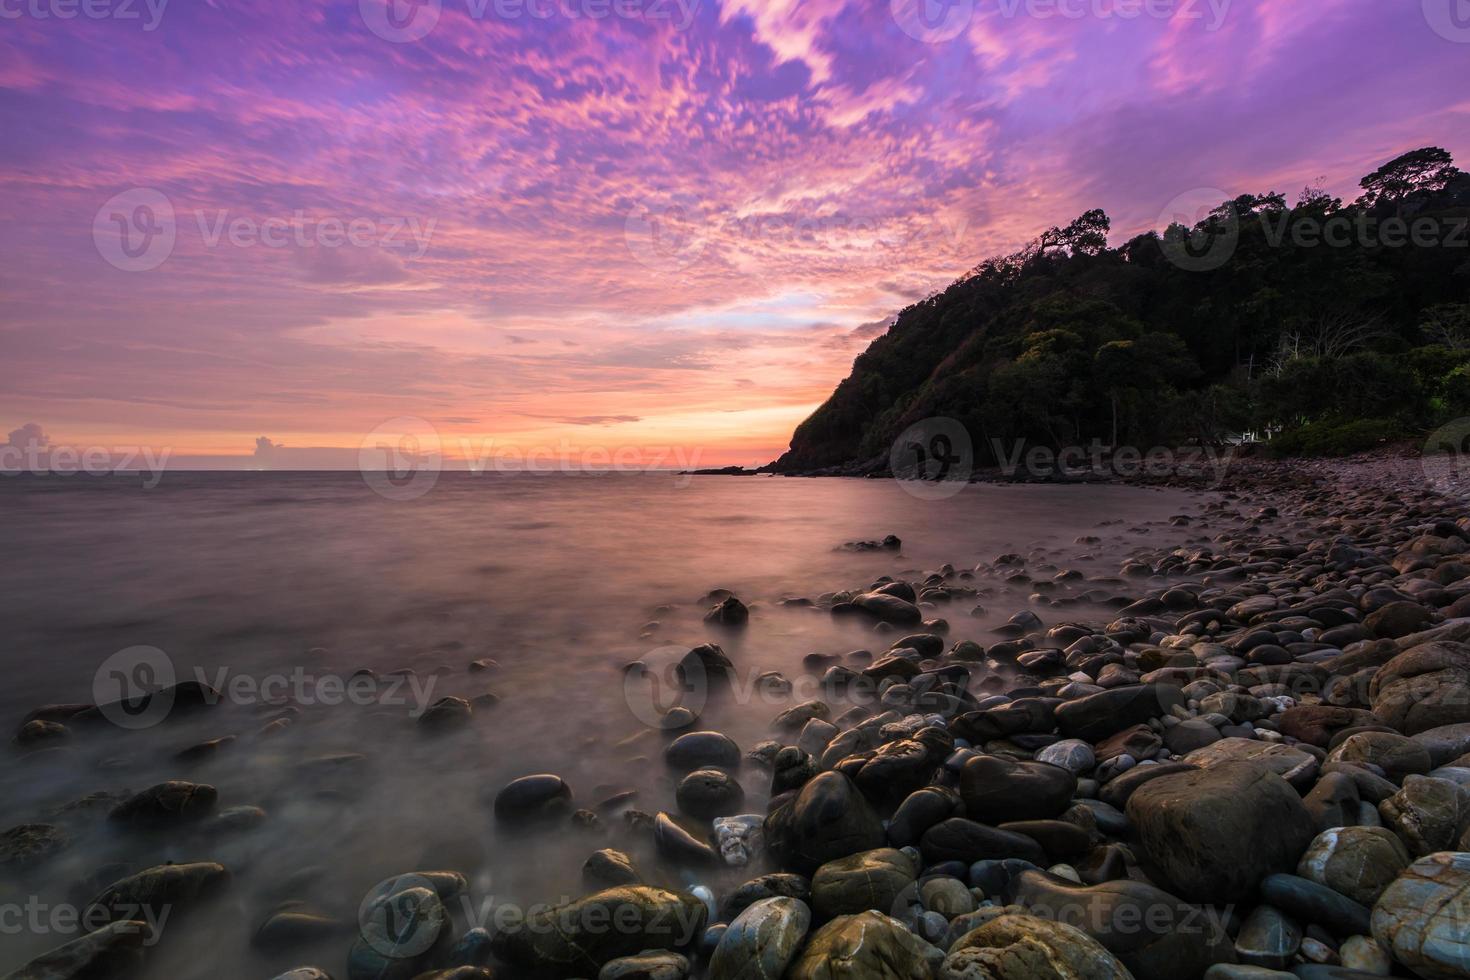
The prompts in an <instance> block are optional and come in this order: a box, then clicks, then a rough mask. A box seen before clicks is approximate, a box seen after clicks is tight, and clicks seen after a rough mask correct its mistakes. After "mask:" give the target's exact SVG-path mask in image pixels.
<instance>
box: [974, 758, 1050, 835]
mask: <svg viewBox="0 0 1470 980" xmlns="http://www.w3.org/2000/svg"><path fill="white" fill-rule="evenodd" d="M1076 789H1077V777H1076V776H1074V775H1073V774H1072V773H1071V772H1069V771H1068V770H1066V769H1063V768H1062V767H1060V766H1053V765H1048V764H1046V763H1044V762H1033V761H1028V760H1021V759H1008V758H1006V757H1004V756H998V755H982V756H976V757H974V758H972V759H970V760H969V761H968V762H966V763H965V768H964V769H963V770H962V771H961V772H960V796H961V798H962V799H963V800H964V803H965V811H966V813H968V814H969V816H970V818H971V819H973V820H978V821H980V822H982V823H1005V822H1007V821H1011V820H1042V819H1046V818H1049V817H1055V816H1057V815H1059V814H1061V813H1062V812H1063V811H1064V810H1066V809H1067V807H1068V806H1070V805H1071V803H1072V794H1073V793H1074V792H1076Z"/></svg>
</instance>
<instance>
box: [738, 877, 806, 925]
mask: <svg viewBox="0 0 1470 980" xmlns="http://www.w3.org/2000/svg"><path fill="white" fill-rule="evenodd" d="M811 897H812V886H811V882H810V881H808V880H807V879H805V878H803V877H802V876H801V875H794V874H788V873H786V872H776V873H773V874H766V875H761V876H760V877H759V878H752V879H751V880H750V881H747V882H745V883H744V884H743V885H741V886H740V887H739V888H736V889H735V890H734V891H733V892H731V893H730V894H729V896H727V897H726V899H725V904H724V912H725V917H726V918H728V919H733V918H735V917H736V916H737V915H739V914H740V913H741V912H743V911H745V910H746V909H747V908H749V907H750V906H752V905H754V904H755V903H756V902H759V901H760V900H761V899H763V898H798V899H800V900H801V901H803V902H807V903H810V900H811Z"/></svg>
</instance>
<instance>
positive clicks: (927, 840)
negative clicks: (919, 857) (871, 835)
mask: <svg viewBox="0 0 1470 980" xmlns="http://www.w3.org/2000/svg"><path fill="white" fill-rule="evenodd" d="M919 850H920V851H921V852H922V853H923V855H924V860H925V861H927V862H929V863H930V864H938V863H940V862H943V861H960V862H963V863H964V864H974V863H975V862H976V861H986V860H994V859H1004V858H1020V859H1021V860H1024V861H1030V862H1031V863H1033V864H1043V863H1045V861H1046V852H1045V851H1043V850H1042V848H1041V845H1040V844H1038V843H1036V841H1035V840H1033V839H1031V838H1030V837H1027V836H1026V835H1025V834H1016V833H1011V832H1010V831H1006V830H1000V829H998V828H996V827H989V826H986V825H985V824H981V823H976V822H975V821H973V820H965V819H963V818H961V817H954V818H951V819H949V820H945V821H943V822H941V823H938V824H936V825H934V826H933V827H930V828H929V830H928V831H926V832H925V834H924V837H923V839H922V841H921V842H920V845H919Z"/></svg>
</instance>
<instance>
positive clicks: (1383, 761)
mask: <svg viewBox="0 0 1470 980" xmlns="http://www.w3.org/2000/svg"><path fill="white" fill-rule="evenodd" d="M1327 761H1328V762H1351V763H1356V764H1360V765H1361V764H1363V763H1366V764H1368V765H1371V766H1377V767H1378V768H1380V769H1382V770H1383V773H1384V775H1386V776H1387V777H1388V778H1389V779H1392V780H1393V781H1395V782H1399V781H1401V780H1402V779H1403V778H1404V777H1405V776H1408V775H1411V774H1412V775H1419V776H1422V775H1424V774H1425V773H1427V772H1428V771H1429V770H1430V769H1432V768H1433V763H1432V761H1431V760H1430V757H1429V750H1428V749H1426V748H1425V747H1424V746H1422V745H1420V744H1419V743H1418V742H1416V741H1414V740H1413V739H1411V738H1408V737H1407V736H1404V735H1400V734H1398V733H1397V732H1358V733H1357V734H1355V735H1349V736H1348V737H1347V738H1345V739H1343V740H1342V741H1341V742H1339V743H1338V744H1337V747H1336V748H1334V749H1333V750H1332V751H1331V752H1329V753H1327Z"/></svg>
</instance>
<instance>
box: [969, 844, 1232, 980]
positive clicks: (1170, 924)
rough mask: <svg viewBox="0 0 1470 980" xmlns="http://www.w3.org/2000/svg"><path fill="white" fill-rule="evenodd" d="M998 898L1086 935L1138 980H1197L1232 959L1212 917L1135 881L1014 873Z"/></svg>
mask: <svg viewBox="0 0 1470 980" xmlns="http://www.w3.org/2000/svg"><path fill="white" fill-rule="evenodd" d="M987 894H988V893H987ZM1004 895H1005V900H1006V901H1008V902H1011V903H1013V904H1017V905H1023V906H1025V907H1026V908H1028V909H1030V910H1033V911H1034V912H1035V914H1036V915H1039V916H1041V917H1042V918H1045V919H1052V920H1055V921H1059V922H1066V923H1068V924H1069V925H1073V926H1076V927H1077V928H1079V929H1081V930H1082V931H1083V932H1086V933H1087V934H1088V935H1090V936H1091V937H1092V938H1093V939H1096V940H1097V941H1098V942H1099V943H1101V944H1102V945H1103V946H1104V948H1106V949H1107V950H1108V952H1110V953H1112V954H1113V955H1114V956H1116V957H1118V959H1119V960H1121V961H1122V962H1123V964H1124V965H1125V966H1127V967H1128V969H1129V970H1130V971H1131V972H1132V973H1133V975H1134V976H1135V977H1137V978H1138V980H1174V978H1176V977H1197V976H1199V975H1200V973H1202V972H1203V971H1204V970H1205V968H1206V967H1208V966H1209V965H1210V964H1211V963H1216V962H1220V961H1222V960H1229V959H1231V958H1232V954H1231V944H1230V937H1229V935H1228V934H1227V933H1226V931H1225V926H1224V923H1223V922H1221V921H1220V920H1219V919H1218V918H1217V917H1216V916H1214V915H1213V914H1211V913H1210V912H1209V911H1208V910H1206V909H1202V908H1200V907H1198V906H1195V905H1189V904H1187V903H1186V902H1183V901H1181V900H1180V899H1178V898H1176V897H1174V896H1173V895H1170V894H1169V893H1168V892H1166V891H1164V890H1162V889H1160V888H1155V887H1154V886H1153V885H1149V884H1146V883H1144V882H1141V881H1129V880H1118V881H1108V882H1104V883H1102V884H1097V885H1093V886H1087V887H1085V886H1081V885H1075V884H1071V883H1068V882H1065V881H1062V880H1060V879H1058V878H1056V877H1054V876H1052V875H1048V874H1043V873H1041V872H1040V871H1034V870H1033V871H1020V872H1018V873H1017V874H1016V875H1014V876H1013V877H1012V878H1011V881H1010V884H1009V886H1008V887H1007V888H1006V889H1005V892H1004Z"/></svg>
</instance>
